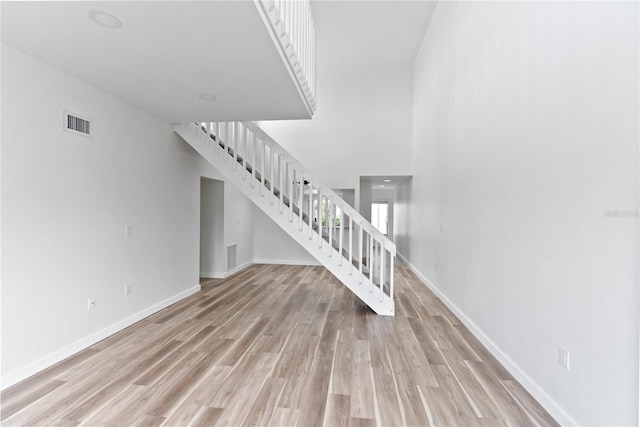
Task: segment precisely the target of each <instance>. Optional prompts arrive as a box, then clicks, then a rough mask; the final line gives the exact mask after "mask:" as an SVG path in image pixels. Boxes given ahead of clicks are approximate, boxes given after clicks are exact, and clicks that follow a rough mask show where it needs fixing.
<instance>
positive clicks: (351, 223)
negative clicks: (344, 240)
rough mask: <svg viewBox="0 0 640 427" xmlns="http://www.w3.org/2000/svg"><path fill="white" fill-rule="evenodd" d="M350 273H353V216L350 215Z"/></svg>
mask: <svg viewBox="0 0 640 427" xmlns="http://www.w3.org/2000/svg"><path fill="white" fill-rule="evenodd" d="M349 274H353V218H352V217H351V215H349Z"/></svg>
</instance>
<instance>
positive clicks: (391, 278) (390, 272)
mask: <svg viewBox="0 0 640 427" xmlns="http://www.w3.org/2000/svg"><path fill="white" fill-rule="evenodd" d="M389 257H390V258H391V260H390V262H389V264H390V265H389V269H390V270H389V299H390V300H391V307H390V310H391V311H393V305H394V304H393V277H394V276H395V270H394V262H395V257H394V256H393V254H392V253H391V252H389Z"/></svg>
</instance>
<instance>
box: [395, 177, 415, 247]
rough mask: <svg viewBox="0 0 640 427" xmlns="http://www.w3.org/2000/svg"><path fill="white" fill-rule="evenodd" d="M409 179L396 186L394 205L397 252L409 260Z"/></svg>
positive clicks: (410, 179) (410, 180) (410, 181)
mask: <svg viewBox="0 0 640 427" xmlns="http://www.w3.org/2000/svg"><path fill="white" fill-rule="evenodd" d="M412 182H413V179H412V178H408V179H406V180H404V181H403V182H401V183H400V184H398V185H397V186H396V192H395V203H394V205H393V241H394V243H395V244H396V250H397V252H398V253H400V254H401V255H402V256H404V257H405V258H407V259H410V258H411V251H410V249H409V248H410V241H411V235H410V233H411V185H412Z"/></svg>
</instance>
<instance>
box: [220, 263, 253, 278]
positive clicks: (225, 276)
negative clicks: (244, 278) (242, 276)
mask: <svg viewBox="0 0 640 427" xmlns="http://www.w3.org/2000/svg"><path fill="white" fill-rule="evenodd" d="M252 264H254V262H253V260H250V261H247V262H245V263H244V264H240V265H238V266H236V267H234V268H232V269H231V270H229V271H227V272H225V273H224V274H223V276H222V279H226V278H227V277H229V276H231V275H233V274H236V273H237V272H239V271H241V270H244V269H245V268H247V267H249V266H250V265H252Z"/></svg>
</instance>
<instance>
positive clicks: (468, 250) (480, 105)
mask: <svg viewBox="0 0 640 427" xmlns="http://www.w3.org/2000/svg"><path fill="white" fill-rule="evenodd" d="M638 37H639V34H638V4H637V3H631V2H628V3H611V2H495V3H493V2H491V3H488V2H440V3H439V5H438V6H437V9H436V11H435V14H434V16H433V18H432V20H431V23H430V26H429V29H428V31H427V34H426V35H425V39H424V42H423V45H422V48H421V51H420V53H419V56H418V58H417V60H416V68H415V87H414V120H413V123H414V140H413V160H414V162H413V165H414V178H413V182H412V192H411V198H410V200H411V202H412V210H411V218H413V222H412V224H411V231H410V233H409V235H410V236H411V242H410V250H409V251H408V252H407V253H406V254H407V255H409V257H410V260H411V262H412V263H413V264H414V266H415V267H416V268H417V269H418V270H419V271H420V272H421V273H422V274H423V275H424V276H426V277H427V278H428V279H429V280H431V281H432V283H433V284H434V285H435V286H436V287H437V289H439V290H440V291H441V292H442V294H443V295H444V297H445V299H447V300H448V301H449V302H450V303H451V304H452V305H453V306H455V307H457V309H458V310H459V313H462V314H463V315H464V318H465V320H466V322H467V323H468V324H470V325H471V326H472V328H473V329H475V330H476V332H477V333H480V334H481V336H482V337H483V339H484V342H485V343H489V344H490V347H492V348H493V350H494V351H498V352H502V353H501V358H502V360H503V361H504V362H505V363H506V364H507V366H508V367H510V368H511V369H512V370H514V372H516V373H517V375H518V378H519V379H520V380H521V381H522V382H523V383H524V384H525V385H526V386H528V387H529V389H530V390H531V391H532V392H533V393H534V395H535V397H536V398H538V399H539V400H540V401H541V402H543V403H544V404H546V405H547V408H548V409H550V410H551V411H552V412H553V414H554V415H555V416H556V417H558V418H559V419H560V420H562V421H565V422H571V419H573V421H575V422H577V423H578V424H580V425H637V424H638V270H637V269H638V266H637V261H638V250H637V245H638V242H637V239H638V218H637V212H638V176H639V167H638V138H639V132H638V113H639V111H638V104H639V97H638V90H639V87H638V75H639V67H638V47H639V46H638ZM611 211H619V212H630V215H629V216H623V217H612V216H608V215H607V213H608V212H611ZM622 215H624V213H623V214H622ZM416 218H420V221H417V220H416ZM439 224H443V225H444V229H443V232H442V233H438V225H439ZM403 250H404V249H403ZM438 264H439V265H440V266H441V269H442V273H441V274H440V275H438V274H437V273H436V266H437V265H438ZM482 334H483V335H482ZM559 346H562V347H564V348H566V349H568V350H569V351H570V352H571V369H570V370H569V371H566V370H564V369H562V368H561V367H560V366H559V365H558V347H559ZM499 354H500V353H499ZM536 387H538V388H536Z"/></svg>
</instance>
